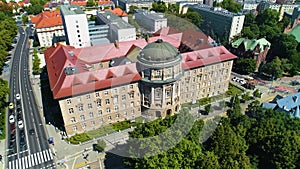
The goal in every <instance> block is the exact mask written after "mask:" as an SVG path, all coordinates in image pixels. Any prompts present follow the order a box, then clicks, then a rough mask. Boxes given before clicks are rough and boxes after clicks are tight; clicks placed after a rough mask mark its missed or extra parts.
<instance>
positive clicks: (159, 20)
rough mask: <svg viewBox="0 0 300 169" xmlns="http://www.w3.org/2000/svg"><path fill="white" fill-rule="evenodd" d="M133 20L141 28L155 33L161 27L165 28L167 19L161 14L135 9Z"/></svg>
mask: <svg viewBox="0 0 300 169" xmlns="http://www.w3.org/2000/svg"><path fill="white" fill-rule="evenodd" d="M134 19H135V20H136V22H137V23H138V24H139V25H141V26H142V27H143V28H145V29H146V30H148V31H150V32H156V31H158V30H159V29H161V28H163V27H167V18H165V17H164V14H162V13H156V12H154V11H148V10H145V9H137V10H135V11H134Z"/></svg>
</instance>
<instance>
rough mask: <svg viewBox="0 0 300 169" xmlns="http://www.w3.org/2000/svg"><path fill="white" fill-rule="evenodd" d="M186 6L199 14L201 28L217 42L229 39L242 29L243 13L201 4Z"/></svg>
mask: <svg viewBox="0 0 300 169" xmlns="http://www.w3.org/2000/svg"><path fill="white" fill-rule="evenodd" d="M186 8H192V9H194V11H195V12H198V13H199V14H200V15H201V19H202V23H201V25H200V28H201V30H202V31H203V32H204V33H206V34H208V35H211V36H212V38H213V39H215V40H217V41H219V42H222V41H224V40H225V41H230V40H231V39H232V38H233V37H234V36H236V35H239V34H240V33H241V31H242V29H243V25H244V19H245V15H243V14H240V13H233V12H229V11H227V10H225V9H222V8H221V7H210V6H208V5H203V4H197V5H188V6H186Z"/></svg>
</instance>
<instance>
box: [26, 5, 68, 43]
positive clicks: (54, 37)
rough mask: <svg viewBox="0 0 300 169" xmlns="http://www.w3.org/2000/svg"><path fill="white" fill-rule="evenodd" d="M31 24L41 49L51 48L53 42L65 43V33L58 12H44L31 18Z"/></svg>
mask: <svg viewBox="0 0 300 169" xmlns="http://www.w3.org/2000/svg"><path fill="white" fill-rule="evenodd" d="M31 23H32V25H33V27H34V28H35V34H36V36H37V38H38V40H39V42H40V46H41V47H47V46H51V45H52V44H53V42H61V41H65V31H64V27H63V24H62V17H61V15H60V11H59V10H55V11H44V12H42V13H40V14H38V15H37V16H34V17H31Z"/></svg>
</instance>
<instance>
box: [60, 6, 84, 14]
mask: <svg viewBox="0 0 300 169" xmlns="http://www.w3.org/2000/svg"><path fill="white" fill-rule="evenodd" d="M60 10H61V11H62V13H63V15H78V14H85V13H84V12H83V10H82V9H81V7H80V6H78V5H61V6H60Z"/></svg>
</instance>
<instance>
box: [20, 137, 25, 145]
mask: <svg viewBox="0 0 300 169" xmlns="http://www.w3.org/2000/svg"><path fill="white" fill-rule="evenodd" d="M25 146H26V144H25V137H20V147H25Z"/></svg>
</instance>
